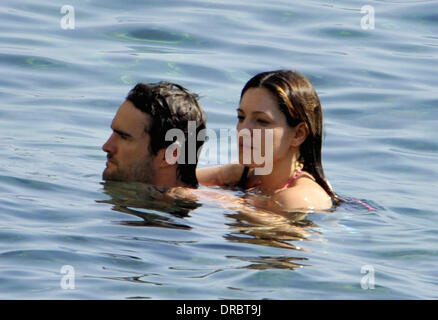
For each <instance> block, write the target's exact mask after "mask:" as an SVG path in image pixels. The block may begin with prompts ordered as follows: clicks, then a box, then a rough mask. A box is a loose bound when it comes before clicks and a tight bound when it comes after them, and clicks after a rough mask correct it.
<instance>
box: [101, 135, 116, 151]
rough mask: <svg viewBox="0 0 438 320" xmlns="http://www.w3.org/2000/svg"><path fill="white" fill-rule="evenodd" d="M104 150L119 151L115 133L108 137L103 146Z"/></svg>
mask: <svg viewBox="0 0 438 320" xmlns="http://www.w3.org/2000/svg"><path fill="white" fill-rule="evenodd" d="M102 150H103V151H105V152H107V153H111V154H115V153H116V152H117V147H116V144H115V143H114V133H113V134H112V135H111V136H110V137H109V138H108V140H107V141H106V142H105V144H104V145H103V146H102Z"/></svg>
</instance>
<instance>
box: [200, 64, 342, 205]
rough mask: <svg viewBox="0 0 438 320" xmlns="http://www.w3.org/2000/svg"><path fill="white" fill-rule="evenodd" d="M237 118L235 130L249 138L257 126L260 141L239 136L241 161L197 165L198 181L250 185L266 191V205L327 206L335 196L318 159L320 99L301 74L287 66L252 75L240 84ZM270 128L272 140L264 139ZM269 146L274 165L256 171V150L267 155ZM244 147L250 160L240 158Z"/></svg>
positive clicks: (252, 187) (251, 188)
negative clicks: (217, 164) (208, 166)
mask: <svg viewBox="0 0 438 320" xmlns="http://www.w3.org/2000/svg"><path fill="white" fill-rule="evenodd" d="M237 118H238V124H237V130H238V132H239V133H240V132H243V131H245V130H246V131H247V132H250V136H251V138H252V139H251V140H253V139H254V138H255V137H256V136H257V134H256V131H257V130H256V129H260V130H258V131H259V132H261V135H259V136H260V137H261V145H260V146H259V147H258V146H257V145H256V144H252V145H250V146H248V144H247V142H242V141H241V140H240V139H239V162H240V163H239V164H228V165H223V166H216V167H210V168H202V169H198V170H197V177H198V181H199V183H201V184H204V185H219V186H225V185H235V186H238V187H241V188H243V189H245V190H254V191H257V192H258V193H260V194H263V195H266V196H267V197H265V198H268V199H269V201H268V202H269V206H276V207H280V208H281V209H282V210H285V211H290V210H296V209H313V210H325V209H329V208H331V207H332V206H333V205H334V204H336V203H337V202H338V201H339V199H338V197H337V196H336V194H335V193H334V191H333V190H332V188H331V186H330V184H329V182H328V181H327V180H326V178H325V175H324V171H323V168H322V163H321V146H322V130H323V117H322V108H321V103H320V101H319V98H318V95H317V94H316V92H315V89H314V88H313V86H312V84H311V83H310V82H309V80H308V79H307V78H306V77H305V76H303V75H302V74H300V73H298V72H295V71H288V70H278V71H272V72H263V73H260V74H258V75H256V76H254V77H253V78H252V79H251V80H249V81H248V83H247V84H246V85H245V87H244V88H243V89H242V93H241V96H240V106H239V108H238V109H237ZM268 129H269V130H268ZM268 131H269V132H270V133H272V140H271V141H272V144H271V143H269V142H267V143H266V145H265V143H264V141H265V137H270V136H269V134H268ZM271 146H272V149H271V150H272V157H267V158H268V159H267V161H268V162H271V163H270V164H271V165H272V171H271V172H269V173H268V174H257V172H256V170H255V169H256V168H258V167H260V166H261V165H260V164H258V163H259V162H257V161H255V160H254V153H255V152H256V151H258V152H260V153H261V155H262V156H265V158H266V155H269V152H268V151H269V148H270V147H271ZM268 147H269V148H268ZM245 153H246V155H248V153H251V157H250V158H249V159H250V161H246V162H245V161H243V160H244V159H245ZM246 159H248V157H246ZM248 162H249V163H248ZM265 165H266V164H265Z"/></svg>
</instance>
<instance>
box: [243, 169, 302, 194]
mask: <svg viewBox="0 0 438 320" xmlns="http://www.w3.org/2000/svg"><path fill="white" fill-rule="evenodd" d="M248 171H249V167H246V166H245V167H244V169H243V172H242V176H241V177H240V180H239V182H238V183H237V187H238V188H240V189H242V190H245V186H246V181H247V179H248ZM302 174H303V171H301V170H299V171H298V172H297V173H295V174H294V175H293V177H291V178H290V179H289V180H288V181H287V182H286V184H285V185H284V186H283V187H282V188H281V189H278V190H277V191H276V192H279V191H282V190H284V189H287V188H289V186H290V185H291V184H292V182H294V181H295V180H296V179H298V178H299V177H300V176H301V175H302ZM261 183H262V182H261V181H260V180H259V181H257V183H256V184H254V185H253V186H251V188H255V187H258V186H259V185H260V184H261Z"/></svg>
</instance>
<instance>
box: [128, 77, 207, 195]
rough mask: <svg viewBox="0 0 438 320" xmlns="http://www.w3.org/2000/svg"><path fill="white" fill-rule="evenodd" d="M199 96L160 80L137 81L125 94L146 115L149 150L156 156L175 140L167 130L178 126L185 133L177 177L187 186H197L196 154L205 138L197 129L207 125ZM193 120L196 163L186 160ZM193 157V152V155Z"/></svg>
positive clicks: (179, 86)
mask: <svg viewBox="0 0 438 320" xmlns="http://www.w3.org/2000/svg"><path fill="white" fill-rule="evenodd" d="M198 98H199V97H198V95H197V94H195V93H192V92H190V91H189V90H187V89H186V88H184V87H183V86H181V85H178V84H175V83H171V82H166V81H161V82H158V83H138V84H137V85H136V86H135V87H134V88H133V89H132V90H131V91H130V92H129V94H128V96H127V97H126V99H127V100H129V101H131V102H132V103H133V104H134V106H135V107H136V108H137V109H139V110H141V111H143V112H144V113H146V114H148V115H149V116H150V117H151V118H152V123H151V125H149V126H148V127H146V128H145V132H146V133H148V134H149V135H150V137H151V139H150V151H151V152H152V154H154V155H156V154H157V153H158V151H159V150H161V149H163V148H167V147H168V146H170V145H171V144H172V143H173V142H174V141H166V139H165V137H166V132H167V131H168V130H170V129H173V128H177V129H180V130H182V131H183V132H184V135H185V146H184V147H185V153H184V154H185V162H184V163H183V164H178V167H177V176H178V178H179V179H180V180H181V181H182V182H183V183H185V184H186V185H188V186H190V187H194V188H196V187H197V186H198V180H197V178H196V166H197V163H198V154H199V151H200V148H201V147H202V145H203V143H204V141H203V140H202V141H198V140H197V137H198V132H199V131H200V130H202V129H205V128H206V115H205V113H204V111H203V110H202V108H201V106H200V105H199V103H198ZM189 121H195V122H196V136H195V137H194V139H195V140H196V156H195V158H196V163H194V164H193V163H190V162H189V161H188V159H189V154H188V150H189V149H188V122H189ZM192 156H193V155H192Z"/></svg>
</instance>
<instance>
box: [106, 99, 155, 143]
mask: <svg viewBox="0 0 438 320" xmlns="http://www.w3.org/2000/svg"><path fill="white" fill-rule="evenodd" d="M151 121H152V118H151V116H149V115H148V114H146V113H144V112H143V111H141V110H139V109H137V108H136V107H135V106H134V104H133V103H132V102H131V101H129V100H126V101H125V102H123V103H122V104H121V105H120V107H119V109H118V111H117V113H116V116H115V117H114V119H113V122H112V124H111V127H112V128H113V129H118V130H123V131H128V132H129V133H130V134H131V135H133V134H140V133H142V132H144V130H145V128H148V127H149V124H150V122H151Z"/></svg>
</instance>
